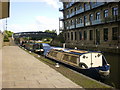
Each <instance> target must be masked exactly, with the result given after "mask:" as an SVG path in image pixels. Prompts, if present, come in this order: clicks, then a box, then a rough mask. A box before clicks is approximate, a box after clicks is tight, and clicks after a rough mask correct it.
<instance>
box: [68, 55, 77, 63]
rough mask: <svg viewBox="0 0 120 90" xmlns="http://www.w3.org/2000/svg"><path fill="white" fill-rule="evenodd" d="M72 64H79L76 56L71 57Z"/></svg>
mask: <svg viewBox="0 0 120 90" xmlns="http://www.w3.org/2000/svg"><path fill="white" fill-rule="evenodd" d="M70 62H72V63H75V64H76V63H77V57H75V56H71V57H70Z"/></svg>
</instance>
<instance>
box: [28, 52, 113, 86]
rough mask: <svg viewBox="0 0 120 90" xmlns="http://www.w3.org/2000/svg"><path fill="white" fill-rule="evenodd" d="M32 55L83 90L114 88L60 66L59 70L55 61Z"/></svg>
mask: <svg viewBox="0 0 120 90" xmlns="http://www.w3.org/2000/svg"><path fill="white" fill-rule="evenodd" d="M26 52H28V53H29V51H27V50H26ZM30 54H31V55H33V56H34V57H35V58H37V59H38V60H40V61H42V62H43V63H45V64H47V65H49V66H50V67H51V68H53V69H55V70H56V71H58V72H59V73H61V74H62V75H64V76H65V77H67V78H68V79H70V80H71V81H73V82H75V83H76V84H78V85H80V86H82V87H83V88H112V87H110V86H108V85H105V84H102V83H99V82H97V81H95V80H92V79H89V78H86V77H85V76H84V75H81V74H79V73H77V72H75V71H73V70H71V69H69V68H67V67H65V66H63V65H60V67H59V68H56V67H55V64H56V63H55V62H54V61H51V60H49V59H46V58H44V57H43V56H40V57H38V55H37V54H35V53H33V52H32V53H30Z"/></svg>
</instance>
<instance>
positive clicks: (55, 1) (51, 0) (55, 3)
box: [11, 0, 61, 8]
mask: <svg viewBox="0 0 120 90" xmlns="http://www.w3.org/2000/svg"><path fill="white" fill-rule="evenodd" d="M11 2H45V3H46V4H48V5H50V6H52V7H54V8H59V7H60V6H61V3H60V2H59V0H11Z"/></svg>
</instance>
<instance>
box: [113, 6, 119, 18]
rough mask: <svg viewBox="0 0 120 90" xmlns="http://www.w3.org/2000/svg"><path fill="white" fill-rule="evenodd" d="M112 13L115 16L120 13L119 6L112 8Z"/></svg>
mask: <svg viewBox="0 0 120 90" xmlns="http://www.w3.org/2000/svg"><path fill="white" fill-rule="evenodd" d="M112 15H113V16H116V15H118V7H114V8H112Z"/></svg>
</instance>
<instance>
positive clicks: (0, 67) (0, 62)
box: [0, 33, 2, 89]
mask: <svg viewBox="0 0 120 90" xmlns="http://www.w3.org/2000/svg"><path fill="white" fill-rule="evenodd" d="M1 88H2V34H1V33H0V89H1Z"/></svg>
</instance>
